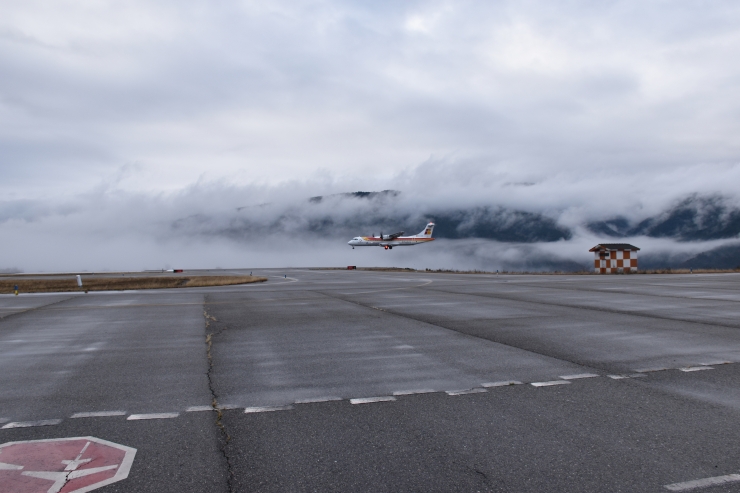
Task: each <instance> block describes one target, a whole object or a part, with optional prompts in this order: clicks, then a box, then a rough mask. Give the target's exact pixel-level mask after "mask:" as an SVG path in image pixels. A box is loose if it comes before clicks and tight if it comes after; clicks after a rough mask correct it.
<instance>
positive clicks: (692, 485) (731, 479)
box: [665, 474, 740, 491]
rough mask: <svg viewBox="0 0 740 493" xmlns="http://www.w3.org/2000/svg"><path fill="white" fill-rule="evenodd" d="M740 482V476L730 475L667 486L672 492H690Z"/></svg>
mask: <svg viewBox="0 0 740 493" xmlns="http://www.w3.org/2000/svg"><path fill="white" fill-rule="evenodd" d="M738 481H740V474H728V475H727V476H715V477H713V478H704V479H695V480H694V481H686V482H684V483H673V484H667V485H665V489H667V490H670V491H689V490H695V489H697V488H707V487H709V486H716V485H718V484H727V483H736V482H738Z"/></svg>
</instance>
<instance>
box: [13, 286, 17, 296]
mask: <svg viewBox="0 0 740 493" xmlns="http://www.w3.org/2000/svg"><path fill="white" fill-rule="evenodd" d="M13 291H15V295H16V296H18V285H17V284H16V285H15V286H13Z"/></svg>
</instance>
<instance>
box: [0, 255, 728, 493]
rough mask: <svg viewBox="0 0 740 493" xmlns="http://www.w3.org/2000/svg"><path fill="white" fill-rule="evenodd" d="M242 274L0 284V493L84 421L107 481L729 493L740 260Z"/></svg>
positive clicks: (191, 487) (265, 487)
mask: <svg viewBox="0 0 740 493" xmlns="http://www.w3.org/2000/svg"><path fill="white" fill-rule="evenodd" d="M230 272H236V271H230ZM248 272H249V271H246V273H248ZM204 273H211V272H204ZM237 273H244V271H238V272H237ZM254 274H255V275H263V276H266V277H268V278H269V281H268V282H267V283H262V284H250V285H245V286H228V287H219V288H193V289H172V290H157V291H138V292H120V293H119V292H116V293H89V294H83V293H72V294H62V295H49V294H43V295H42V294H39V295H23V294H21V295H20V296H12V295H3V296H0V493H4V492H5V491H15V490H14V489H13V487H12V486H11V483H12V484H16V483H13V481H16V480H17V479H18V478H21V472H20V470H16V469H17V468H16V469H12V468H11V466H12V465H11V466H8V465H6V466H3V463H4V461H3V452H2V450H3V449H2V444H3V443H7V442H16V441H26V440H40V439H49V438H65V437H85V436H93V437H97V438H100V439H103V440H108V441H111V442H115V443H118V444H122V445H125V446H127V447H133V448H135V449H136V450H137V453H136V457H135V459H134V462H133V464H132V466H131V470H130V473H129V476H128V478H127V479H124V480H123V481H120V482H116V483H113V484H110V485H107V486H103V487H102V488H100V489H98V490H96V491H101V492H104V491H106V492H113V491H126V492H154V491H157V492H169V491H172V492H216V491H224V492H229V491H238V492H247V491H275V492H284V491H322V492H323V491H342V492H345V491H373V492H382V491H425V492H429V491H439V492H443V491H465V492H469V491H481V492H483V491H486V492H487V491H496V492H499V491H500V492H530V491H531V492H535V491H536V492H543V491H558V492H560V491H563V492H592V491H600V492H628V491H629V492H632V491H645V492H651V491H655V492H658V491H663V492H665V491H702V492H707V493H712V492H720V491H740V448H739V447H738V442H739V439H740V385H739V384H740V371H739V368H740V275H735V274H721V275H708V274H695V275H660V276H657V275H656V276H653V275H619V276H576V275H573V276H567V275H558V276H547V275H543V276H510V275H506V276H504V275H501V276H495V275H455V274H436V273H424V272H417V273H413V272H368V271H341V270H308V269H286V270H262V271H254ZM213 405H215V406H216V407H217V408H218V409H219V412H216V411H214V410H213ZM44 481H45V480H38V481H37V484H38V485H41V486H39V487H42V488H46V486H45V485H46V483H44ZM49 485H51V483H49ZM24 491H25V490H24ZM28 491H35V490H32V489H29V490H28ZM39 491H47V489H42V490H39ZM62 491H64V492H66V491H67V490H62Z"/></svg>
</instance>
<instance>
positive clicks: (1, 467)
mask: <svg viewBox="0 0 740 493" xmlns="http://www.w3.org/2000/svg"><path fill="white" fill-rule="evenodd" d="M21 469H23V466H16V465H15V464H6V463H5V462H0V471H20V470H21Z"/></svg>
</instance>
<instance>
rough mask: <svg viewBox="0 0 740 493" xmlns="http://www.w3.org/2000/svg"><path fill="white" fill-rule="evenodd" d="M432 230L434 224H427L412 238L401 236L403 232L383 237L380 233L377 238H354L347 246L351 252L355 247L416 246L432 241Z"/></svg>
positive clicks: (389, 247)
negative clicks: (350, 248)
mask: <svg viewBox="0 0 740 493" xmlns="http://www.w3.org/2000/svg"><path fill="white" fill-rule="evenodd" d="M433 229H434V223H429V224H427V226H426V228H424V230H423V231H422V232H421V233H419V234H418V235H414V236H402V235H403V233H404V232H403V231H400V232H398V233H393V234H390V235H384V234H383V232H382V231H381V232H380V235H379V236H356V237H354V238H352V239H351V240H349V241H348V242H347V244H348V245H350V246H351V247H352V249H353V250H354V248H355V247H356V246H382V247H383V248H385V249H386V250H391V249H392V248H393V247H394V246H407V245H418V244H419V243H428V242H430V241H434V238H432V230H433Z"/></svg>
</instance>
